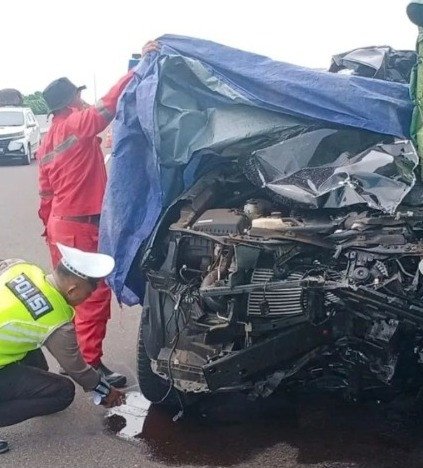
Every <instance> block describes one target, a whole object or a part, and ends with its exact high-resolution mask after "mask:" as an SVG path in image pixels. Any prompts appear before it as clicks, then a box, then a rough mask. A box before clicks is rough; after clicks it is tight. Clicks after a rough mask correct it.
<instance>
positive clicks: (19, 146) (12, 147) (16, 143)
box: [7, 139, 25, 152]
mask: <svg viewBox="0 0 423 468" xmlns="http://www.w3.org/2000/svg"><path fill="white" fill-rule="evenodd" d="M7 149H8V150H9V151H22V152H25V140H22V139H21V140H12V141H11V142H10V143H9V146H8V147H7Z"/></svg>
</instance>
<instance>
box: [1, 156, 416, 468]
mask: <svg viewBox="0 0 423 468" xmlns="http://www.w3.org/2000/svg"><path fill="white" fill-rule="evenodd" d="M0 187H1V189H0V190H1V192H0V220H1V229H0V258H3V257H21V258H24V259H27V260H30V261H33V262H35V263H37V264H39V265H40V266H43V267H45V268H48V267H49V260H48V252H47V248H46V246H45V245H44V243H43V241H42V239H41V238H40V233H41V225H40V223H39V221H38V218H37V215H36V212H37V204H38V200H37V184H36V166H35V165H34V164H33V165H32V166H30V167H21V166H13V167H8V166H0ZM138 320H139V308H133V309H129V308H124V309H123V310H120V309H119V308H118V306H117V305H115V306H114V310H113V319H112V321H111V323H110V326H109V331H108V336H107V339H106V346H105V351H106V352H105V362H106V363H107V364H108V365H110V367H112V368H114V369H116V370H118V371H121V372H124V373H126V374H127V375H128V377H129V385H130V386H131V389H132V390H134V389H136V387H135V380H136V379H135V365H136V364H135V350H136V344H135V343H136V334H137V329H138ZM50 362H51V368H52V370H57V368H58V366H57V363H55V362H54V360H53V359H50ZM144 414H145V415H146V417H145V418H144V417H142V418H138V419H137V420H136V421H135V424H139V426H140V427H139V435H138V436H137V437H135V438H133V439H132V440H131V441H124V440H122V439H120V438H118V437H116V436H114V435H113V431H114V432H118V431H119V430H121V429H122V426H124V425H125V420H124V419H123V418H122V417H119V416H117V417H116V418H114V419H111V420H110V421H111V424H110V422H109V428H110V429H112V431H111V432H110V431H106V429H105V411H104V409H102V408H98V407H95V406H94V405H93V404H92V403H91V401H90V399H89V398H88V396H87V395H85V394H84V393H83V392H82V391H78V393H77V396H76V399H75V402H74V403H73V405H72V406H71V407H70V408H68V409H67V410H66V411H64V412H63V413H60V414H56V415H53V416H49V417H43V418H35V419H33V420H30V421H26V422H24V423H21V424H19V425H16V426H14V427H8V428H1V429H0V438H5V439H7V440H8V441H9V443H10V445H11V451H10V453H8V454H6V455H0V466H1V467H2V468H24V467H31V468H49V467H54V468H61V467H76V468H79V467H81V468H82V467H84V468H91V467H98V466H101V467H128V468H129V467H145V468H149V467H163V466H197V467H203V466H213V467H217V466H232V467H244V466H250V467H307V468H347V467H348V468H352V467H363V468H373V467H414V466H415V467H423V449H422V448H421V447H422V444H421V439H422V434H421V431H420V430H417V427H416V424H415V421H411V422H410V421H405V420H402V419H392V417H391V416H389V417H388V414H387V411H386V409H385V408H381V407H375V406H374V405H367V406H363V405H346V404H344V403H342V402H339V401H337V400H334V399H332V398H330V397H326V398H311V397H306V398H303V399H301V400H299V401H297V402H296V403H295V404H293V403H292V402H290V403H287V402H284V401H282V400H278V399H269V400H266V401H262V402H260V403H258V404H257V403H256V404H252V403H249V402H247V401H245V400H243V399H242V398H241V397H239V396H235V397H232V398H220V399H216V400H215V401H213V402H210V403H208V404H202V405H201V406H200V407H199V408H197V410H196V412H195V414H194V415H192V416H188V417H187V418H185V419H184V420H182V421H181V422H177V423H174V422H172V416H173V415H172V414H170V413H168V412H166V411H164V410H163V409H160V408H154V407H153V408H152V407H150V408H149V409H146V411H145V412H144ZM135 432H137V429H136V430H135Z"/></svg>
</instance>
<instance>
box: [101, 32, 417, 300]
mask: <svg viewBox="0 0 423 468" xmlns="http://www.w3.org/2000/svg"><path fill="white" fill-rule="evenodd" d="M159 42H160V44H161V46H162V47H161V50H160V52H159V53H153V54H150V55H148V56H146V57H145V58H144V59H143V60H142V61H141V62H140V64H139V65H138V66H137V67H136V72H135V75H134V79H133V80H132V81H131V82H130V83H129V85H128V86H127V88H126V90H125V92H124V93H123V95H122V97H121V99H120V102H119V105H118V112H117V115H116V119H115V123H114V128H113V150H112V158H111V167H110V174H109V181H108V186H107V191H106V196H105V200H104V206H103V213H102V218H101V225H100V249H101V251H102V252H105V253H108V254H110V255H112V256H113V257H114V258H115V260H116V269H115V271H114V272H113V274H112V275H111V277H110V284H111V286H112V288H113V289H114V291H115V293H116V295H117V297H118V299H119V300H120V301H123V302H125V303H127V304H134V303H137V302H138V301H139V299H140V298H139V296H140V292H139V291H137V294H135V292H134V288H133V287H132V290H131V289H130V288H129V287H128V286H127V285H128V284H129V283H128V273H129V271H130V268H131V265H132V263H133V261H134V259H135V257H136V254H137V252H138V250H139V249H140V246H141V245H142V244H143V243H144V242H145V241H146V239H148V237H149V236H150V234H151V232H152V230H153V229H154V226H155V224H156V222H157V220H158V218H159V216H160V214H161V213H162V210H163V208H164V207H165V206H167V205H168V204H169V202H170V201H171V200H172V199H173V198H174V197H175V196H177V195H179V194H180V192H181V190H183V189H184V187H185V186H186V184H187V183H188V182H187V172H189V171H186V172H185V174H184V172H183V170H184V168H186V167H187V165H189V166H191V164H189V162H190V161H191V162H192V161H194V160H195V159H196V158H195V156H197V155H201V154H204V153H205V152H210V153H213V154H219V155H221V156H233V155H240V154H243V153H245V152H248V151H251V149H252V148H254V147H255V145H256V144H257V142H259V141H262V140H263V138H269V135H270V136H274V137H275V138H277V136H278V135H281V134H283V133H284V132H287V131H289V130H290V129H292V128H301V127H303V126H304V127H305V126H307V125H310V122H319V123H320V124H321V123H328V124H330V125H346V126H350V127H355V128H359V129H364V130H369V131H372V132H377V133H381V134H386V135H392V136H396V137H401V138H403V137H406V138H408V137H409V128H410V120H411V113H412V102H411V100H410V98H409V89H408V86H406V85H403V84H398V83H392V82H387V81H381V80H374V79H368V78H362V77H358V76H346V75H338V74H331V73H328V72H324V71H316V70H311V69H308V68H303V67H299V66H295V65H290V64H287V63H282V62H276V61H273V60H271V59H269V58H266V57H263V56H259V55H255V54H251V53H248V52H243V51H240V50H237V49H233V48H230V47H225V46H223V45H219V44H216V43H213V42H209V41H204V40H200V39H192V38H188V37H180V36H169V35H167V36H163V37H162V38H160V39H159ZM197 160H198V158H197ZM125 283H126V284H127V285H125Z"/></svg>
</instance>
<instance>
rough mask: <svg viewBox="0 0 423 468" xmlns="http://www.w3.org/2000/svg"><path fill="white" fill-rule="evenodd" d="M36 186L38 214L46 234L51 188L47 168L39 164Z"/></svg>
mask: <svg viewBox="0 0 423 468" xmlns="http://www.w3.org/2000/svg"><path fill="white" fill-rule="evenodd" d="M38 187H39V195H40V208H39V210H38V216H39V218H40V219H41V221H42V222H43V224H44V228H45V229H44V233H43V236H45V235H46V229H47V223H48V219H49V217H50V213H51V205H52V202H53V195H54V193H53V188H52V187H51V185H50V180H49V177H48V172H47V168H45V167H44V166H41V165H40V166H39V169H38Z"/></svg>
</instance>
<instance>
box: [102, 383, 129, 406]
mask: <svg viewBox="0 0 423 468" xmlns="http://www.w3.org/2000/svg"><path fill="white" fill-rule="evenodd" d="M125 402H126V397H125V394H124V393H123V392H121V391H120V390H118V389H117V388H114V387H112V388H111V389H110V393H109V394H108V395H107V397H106V398H105V399H104V406H105V407H106V408H113V406H120V405H122V404H124V403H125Z"/></svg>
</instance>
